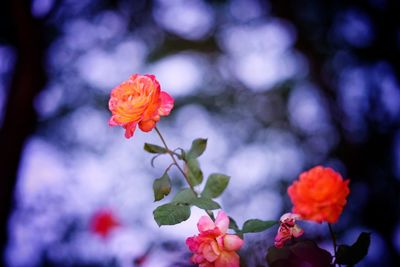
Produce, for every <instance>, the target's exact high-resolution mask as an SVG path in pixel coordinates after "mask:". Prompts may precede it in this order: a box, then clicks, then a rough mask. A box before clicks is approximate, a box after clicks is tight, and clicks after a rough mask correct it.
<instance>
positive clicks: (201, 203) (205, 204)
mask: <svg viewBox="0 0 400 267" xmlns="http://www.w3.org/2000/svg"><path fill="white" fill-rule="evenodd" d="M192 204H193V205H195V206H197V207H199V208H200V209H203V210H216V209H220V208H221V206H220V205H219V204H218V203H217V202H215V201H214V200H212V199H210V198H205V197H199V198H195V199H194V201H193V203H192Z"/></svg>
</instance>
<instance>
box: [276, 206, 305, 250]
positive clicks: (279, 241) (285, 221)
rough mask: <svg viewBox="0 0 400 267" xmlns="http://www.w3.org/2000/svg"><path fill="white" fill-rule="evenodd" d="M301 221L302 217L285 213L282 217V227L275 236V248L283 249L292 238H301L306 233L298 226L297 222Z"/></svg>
mask: <svg viewBox="0 0 400 267" xmlns="http://www.w3.org/2000/svg"><path fill="white" fill-rule="evenodd" d="M299 219H301V218H300V215H297V214H294V213H285V214H283V215H282V217H281V219H280V224H281V225H280V226H279V229H278V233H277V235H276V236H275V247H277V248H281V247H283V245H284V244H285V242H286V241H288V240H290V239H292V237H299V236H301V235H302V234H303V233H304V230H303V229H301V228H300V227H299V226H298V225H297V224H296V220H299Z"/></svg>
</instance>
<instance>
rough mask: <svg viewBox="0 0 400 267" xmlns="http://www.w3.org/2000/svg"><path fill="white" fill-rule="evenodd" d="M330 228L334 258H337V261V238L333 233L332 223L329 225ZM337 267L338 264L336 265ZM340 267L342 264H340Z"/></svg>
mask: <svg viewBox="0 0 400 267" xmlns="http://www.w3.org/2000/svg"><path fill="white" fill-rule="evenodd" d="M328 227H329V233H330V234H331V238H332V243H333V252H334V256H335V260H336V252H337V243H336V236H335V233H334V232H333V228H332V225H331V224H330V223H328ZM335 266H336V264H335ZM339 267H340V264H339Z"/></svg>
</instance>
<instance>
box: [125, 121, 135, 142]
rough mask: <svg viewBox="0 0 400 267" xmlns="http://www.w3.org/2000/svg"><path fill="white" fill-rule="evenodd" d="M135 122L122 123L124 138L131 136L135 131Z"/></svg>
mask: <svg viewBox="0 0 400 267" xmlns="http://www.w3.org/2000/svg"><path fill="white" fill-rule="evenodd" d="M136 124H137V123H136V122H130V123H127V124H125V125H124V128H125V137H126V138H128V139H129V138H131V137H132V136H133V133H134V132H135V129H136Z"/></svg>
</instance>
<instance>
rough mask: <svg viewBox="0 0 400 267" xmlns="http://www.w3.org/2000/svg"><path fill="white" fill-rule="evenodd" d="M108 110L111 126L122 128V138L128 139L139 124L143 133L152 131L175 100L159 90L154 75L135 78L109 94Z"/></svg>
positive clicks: (134, 76)
mask: <svg viewBox="0 0 400 267" xmlns="http://www.w3.org/2000/svg"><path fill="white" fill-rule="evenodd" d="M108 106H109V109H110V111H111V113H112V116H111V118H110V121H109V124H110V126H116V125H120V126H122V127H124V128H125V137H126V138H130V137H132V136H133V133H134V132H135V129H136V126H137V125H138V124H139V128H140V129H141V130H142V131H144V132H149V131H151V130H152V129H153V128H154V127H155V126H156V123H157V122H158V121H159V120H160V116H167V115H169V113H170V112H171V110H172V108H173V107H174V99H173V98H172V97H171V96H170V95H169V94H167V93H166V92H163V91H161V90H160V84H159V83H158V81H157V80H156V77H155V76H154V75H138V74H134V75H132V76H131V77H129V79H128V80H127V81H125V82H123V83H121V84H120V85H118V86H117V87H115V88H114V89H113V90H112V91H111V97H110V101H109V102H108Z"/></svg>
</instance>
